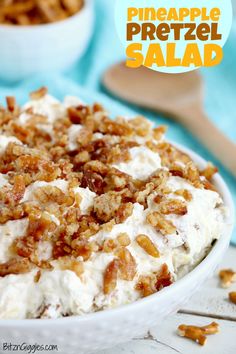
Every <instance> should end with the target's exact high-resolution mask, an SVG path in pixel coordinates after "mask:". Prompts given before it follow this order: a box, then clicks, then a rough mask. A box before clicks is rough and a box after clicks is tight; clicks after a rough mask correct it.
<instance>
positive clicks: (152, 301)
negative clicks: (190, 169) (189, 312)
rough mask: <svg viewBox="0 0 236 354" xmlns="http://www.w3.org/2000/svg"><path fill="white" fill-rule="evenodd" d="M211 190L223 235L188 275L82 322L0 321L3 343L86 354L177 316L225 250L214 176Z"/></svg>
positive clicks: (228, 230)
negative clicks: (132, 301) (25, 344)
mask: <svg viewBox="0 0 236 354" xmlns="http://www.w3.org/2000/svg"><path fill="white" fill-rule="evenodd" d="M175 145H176V146H177V147H178V148H180V149H181V150H182V151H184V152H186V153H188V154H189V155H190V156H191V157H192V158H193V160H194V161H195V162H196V163H197V164H198V165H199V167H204V166H205V165H206V162H205V161H204V160H203V159H202V158H201V157H200V156H199V155H197V154H195V153H194V152H193V151H191V150H189V149H186V148H184V147H183V146H181V145H177V144H175ZM214 184H215V186H216V187H217V189H218V191H219V192H220V194H221V195H222V197H223V199H224V202H225V205H226V206H227V207H228V209H229V215H228V217H227V221H226V225H225V232H224V234H223V235H222V237H221V238H220V239H219V240H218V241H217V242H216V243H215V244H214V246H213V247H212V249H211V251H210V253H209V254H208V255H207V257H206V258H205V259H204V260H203V261H202V262H201V263H200V264H199V265H198V266H197V267H196V268H195V269H194V270H192V271H191V272H190V273H188V274H187V275H186V276H184V277H183V278H182V279H180V280H178V281H177V282H176V283H174V284H172V285H171V286H169V287H167V288H165V289H163V290H161V291H160V292H158V293H156V294H154V295H151V296H149V297H147V298H144V299H141V300H139V301H137V302H134V303H132V304H129V305H125V306H121V307H119V308H116V309H112V310H106V311H100V312H96V313H92V314H88V315H83V316H80V317H67V318H61V319H56V320H46V319H37V320H0V333H1V342H8V343H14V344H20V343H23V342H25V343H28V344H35V343H38V344H44V345H45V344H56V345H57V346H58V351H55V353H63V354H64V353H67V354H78V353H80V354H81V353H86V354H87V353H90V352H94V351H98V350H102V349H105V348H109V347H112V346H115V345H116V344H119V343H122V342H127V341H129V340H130V339H132V338H133V337H135V336H138V335H142V334H145V333H146V332H147V331H148V330H149V329H150V328H152V327H154V326H158V325H160V326H161V323H162V320H163V319H164V318H165V317H167V316H170V315H172V314H174V313H176V312H177V311H178V310H179V309H180V308H181V306H182V305H183V304H184V303H185V302H186V301H188V299H189V298H190V297H191V295H193V293H195V292H196V291H197V290H198V289H199V287H200V286H201V285H202V283H204V282H205V281H206V280H207V279H208V278H209V277H210V276H212V274H213V273H214V271H215V270H216V267H217V266H218V265H219V263H220V261H221V259H222V257H223V255H224V253H225V251H226V250H227V248H228V245H229V242H230V237H231V234H232V230H233V225H234V205H233V201H232V198H231V195H230V192H229V189H228V187H227V185H226V184H225V182H224V180H223V179H222V177H221V176H220V175H219V174H217V175H216V176H215V177H214Z"/></svg>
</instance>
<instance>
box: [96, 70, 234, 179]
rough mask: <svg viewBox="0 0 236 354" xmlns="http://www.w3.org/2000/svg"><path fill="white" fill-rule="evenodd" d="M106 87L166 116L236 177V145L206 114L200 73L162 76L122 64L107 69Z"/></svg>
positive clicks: (129, 100) (120, 96) (151, 71)
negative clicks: (195, 139)
mask: <svg viewBox="0 0 236 354" xmlns="http://www.w3.org/2000/svg"><path fill="white" fill-rule="evenodd" d="M103 83H104V85H105V87H106V88H107V89H108V90H109V91H111V92H112V93H113V94H114V95H116V96H118V97H119V98H122V99H124V100H126V101H128V102H131V103H134V104H137V105H139V106H142V107H146V108H150V109H152V110H154V111H158V112H163V113H165V114H166V115H168V116H170V117H171V118H173V119H175V120H176V121H177V122H179V123H181V124H182V125H183V126H184V127H186V128H187V129H188V130H189V131H190V132H191V133H192V134H193V135H195V136H196V138H198V140H199V141H200V142H201V143H203V144H204V145H205V146H206V147H207V148H208V149H209V150H210V151H211V152H212V153H213V154H214V155H215V156H216V158H217V159H218V160H220V161H221V162H222V163H223V164H224V165H225V166H226V167H227V168H228V169H229V171H231V172H232V173H233V175H234V176H236V144H234V143H233V142H232V141H230V140H229V139H228V138H227V137H226V136H225V135H224V134H223V133H222V132H220V130H218V128H217V127H216V126H215V125H214V124H213V123H212V122H211V121H210V119H209V118H208V117H207V115H206V114H205V112H204V108H203V80H202V78H201V75H200V74H199V73H198V71H192V72H189V73H184V74H163V73H160V72H156V71H153V70H150V69H147V68H145V67H144V66H141V67H140V68H138V69H131V68H128V67H127V66H126V65H125V63H119V64H117V65H115V66H113V67H111V68H110V69H108V71H107V72H106V73H105V75H104V78H103Z"/></svg>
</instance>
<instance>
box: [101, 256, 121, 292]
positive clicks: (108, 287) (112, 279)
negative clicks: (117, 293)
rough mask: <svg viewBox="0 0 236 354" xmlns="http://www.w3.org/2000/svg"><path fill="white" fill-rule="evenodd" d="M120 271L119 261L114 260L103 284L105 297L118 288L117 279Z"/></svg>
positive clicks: (108, 267)
mask: <svg viewBox="0 0 236 354" xmlns="http://www.w3.org/2000/svg"><path fill="white" fill-rule="evenodd" d="M118 270H119V260H118V259H114V260H113V261H112V262H111V263H109V264H108V266H107V268H106V270H105V274H104V282H103V291H104V294H105V295H109V294H110V293H111V292H112V291H113V290H115V288H116V284H117V278H118Z"/></svg>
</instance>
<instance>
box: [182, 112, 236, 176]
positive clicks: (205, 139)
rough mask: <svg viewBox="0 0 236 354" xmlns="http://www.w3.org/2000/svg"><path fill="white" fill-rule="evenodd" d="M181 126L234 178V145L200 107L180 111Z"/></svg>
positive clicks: (235, 173)
mask: <svg viewBox="0 0 236 354" xmlns="http://www.w3.org/2000/svg"><path fill="white" fill-rule="evenodd" d="M181 121H182V124H183V125H184V126H185V127H186V128H187V129H188V130H189V131H190V132H191V133H192V134H193V135H194V136H195V137H196V138H197V139H198V140H199V141H200V142H201V143H202V144H203V145H205V146H206V147H207V148H208V150H210V151H211V152H212V154H213V155H215V157H216V158H217V159H218V160H219V161H221V162H222V164H223V165H224V166H225V167H227V168H228V170H229V171H230V172H231V173H232V174H233V175H234V176H235V177H236V144H235V143H233V142H232V141H231V140H230V139H229V138H227V137H226V136H225V135H224V134H223V133H222V132H221V131H220V130H219V129H218V128H217V127H216V126H215V125H214V124H213V123H212V122H211V121H210V119H209V118H208V117H207V115H206V114H205V113H204V111H203V109H202V108H201V107H200V106H191V107H186V108H184V109H183V110H182V111H181Z"/></svg>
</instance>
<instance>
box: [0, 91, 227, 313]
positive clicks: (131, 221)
mask: <svg viewBox="0 0 236 354" xmlns="http://www.w3.org/2000/svg"><path fill="white" fill-rule="evenodd" d="M31 97H32V99H31V101H30V102H28V103H27V104H26V105H25V106H23V107H22V108H19V107H17V105H16V104H15V102H14V100H13V99H11V98H10V99H8V108H7V109H6V110H5V109H1V111H0V318H2V319H11V318H14V319H24V318H58V317H62V316H71V315H81V314H86V313H90V312H94V311H98V310H103V309H107V308H113V307H117V306H120V305H123V304H128V303H130V302H133V301H136V300H138V299H140V298H142V297H144V296H148V295H151V294H153V293H155V292H158V291H160V290H161V289H162V288H164V287H166V286H169V285H171V283H173V282H174V281H176V280H178V278H180V277H181V276H183V275H184V274H186V273H188V272H190V271H191V270H192V269H193V268H194V267H195V266H196V265H197V264H198V263H199V262H200V261H201V260H202V259H203V258H204V257H205V256H206V255H207V253H208V252H209V250H210V248H211V246H212V243H213V242H214V240H217V239H218V238H219V237H220V236H221V235H222V233H223V231H224V225H225V216H226V212H227V210H226V208H225V207H224V204H223V201H222V199H221V197H220V195H219V194H218V193H217V192H216V191H215V190H214V187H213V186H212V184H211V183H210V181H209V180H210V179H211V177H212V175H213V174H214V172H215V169H214V168H213V167H211V166H209V167H207V169H206V170H204V171H202V172H200V171H199V170H198V168H197V167H196V166H195V164H194V163H193V162H192V161H191V158H190V157H188V156H186V155H185V154H183V153H181V152H179V151H178V150H177V149H175V148H174V147H173V146H172V145H171V144H169V143H167V142H166V141H165V140H164V129H163V128H162V127H159V128H153V127H152V124H151V123H150V122H149V121H148V120H146V119H145V118H143V117H136V118H134V119H128V120H127V119H125V118H121V117H119V118H117V119H116V120H111V119H110V118H109V115H108V113H106V112H105V111H104V110H103V109H102V107H100V106H99V105H96V104H95V105H94V106H93V107H88V106H86V105H85V104H84V103H83V102H81V101H80V100H79V99H77V98H75V97H68V98H66V99H65V100H64V102H59V101H57V100H56V99H55V98H53V97H51V96H49V95H48V94H47V93H46V90H44V89H42V90H39V91H38V92H35V93H33V94H32V96H31Z"/></svg>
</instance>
